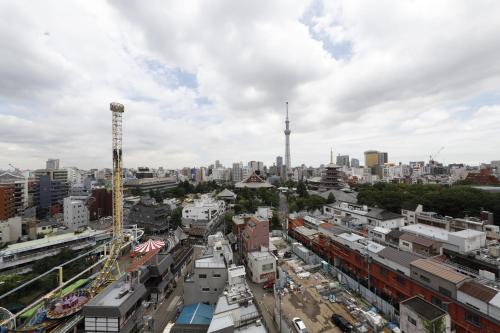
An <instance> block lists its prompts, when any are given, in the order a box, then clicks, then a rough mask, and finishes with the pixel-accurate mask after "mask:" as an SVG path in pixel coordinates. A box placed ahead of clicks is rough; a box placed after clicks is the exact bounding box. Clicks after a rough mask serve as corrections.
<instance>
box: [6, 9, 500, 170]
mask: <svg viewBox="0 0 500 333" xmlns="http://www.w3.org/2000/svg"><path fill="white" fill-rule="evenodd" d="M495 6H500V4H496V3H486V2H481V1H479V2H474V3H471V4H464V3H461V4H459V3H455V2H450V3H448V4H443V5H442V6H436V5H435V3H433V2H430V1H428V2H418V3H415V2H386V3H374V4H370V3H366V4H363V6H361V5H360V4H359V3H354V2H322V1H310V2H296V3H290V2H288V1H287V2H279V1H278V2H272V3H268V2H265V1H263V2H253V3H247V4H245V5H242V4H235V3H233V2H224V1H221V2H218V3H216V4H210V5H208V4H205V3H203V2H192V3H190V4H189V6H186V3H185V2H172V3H171V4H170V5H169V8H168V10H166V8H164V7H165V6H164V5H163V4H162V3H161V2H151V3H150V5H148V6H140V4H139V3H133V2H131V3H122V2H102V3H78V2H67V3H66V2H65V3H64V5H62V4H57V3H49V4H47V3H31V2H30V3H28V2H23V1H19V2H10V3H8V2H5V3H2V4H1V5H0V8H1V9H2V10H1V11H0V12H1V13H2V24H3V29H1V30H0V40H1V41H2V48H3V49H4V50H8V52H4V54H3V55H2V61H1V62H0V73H1V74H2V75H0V150H1V151H2V154H0V169H7V168H8V167H9V163H11V164H13V165H15V166H16V167H18V168H21V169H26V168H30V169H36V168H42V167H43V166H44V164H45V161H46V159H47V158H59V159H60V160H61V164H62V165H64V166H70V165H75V166H78V167H81V168H83V169H88V168H92V167H96V168H102V167H110V165H111V161H110V159H109V156H108V155H107V151H108V150H109V144H108V142H109V124H108V123H107V119H108V117H107V116H106V115H107V105H108V104H109V102H111V101H113V100H116V101H119V102H121V103H123V104H125V105H126V107H127V110H129V112H128V113H127V114H126V115H125V118H126V122H125V123H126V125H125V128H124V130H125V131H127V133H128V136H127V138H125V140H124V143H123V145H124V151H125V152H126V154H125V158H124V166H126V167H137V166H140V165H145V164H146V165H151V166H164V167H166V168H171V169H175V168H180V167H183V166H200V165H209V164H212V163H213V162H214V161H215V160H217V159H218V160H220V161H221V162H222V163H223V164H224V165H226V166H230V165H231V163H232V162H235V161H249V160H261V161H264V163H265V164H266V165H272V162H273V161H275V159H276V156H282V155H284V145H285V138H284V137H283V122H284V115H283V103H284V102H285V101H289V103H290V110H289V111H290V118H291V119H292V120H293V138H292V140H291V152H292V154H293V160H292V166H297V165H301V164H303V163H304V164H306V165H313V166H318V165H320V164H326V163H328V160H329V156H328V152H329V149H330V147H332V146H333V149H334V154H335V156H336V155H338V154H341V155H349V156H350V157H354V158H357V159H359V160H360V161H363V152H364V151H366V150H370V149H375V150H379V151H387V152H388V153H389V157H390V158H389V160H390V161H393V162H399V161H402V162H409V161H411V160H417V161H419V160H424V161H427V160H428V156H429V155H432V154H434V153H435V152H436V151H437V150H438V149H439V148H440V147H441V146H444V147H445V150H444V151H443V152H442V153H441V154H440V157H439V158H438V160H439V161H440V162H444V163H454V162H464V163H467V164H471V165H478V164H479V163H481V162H489V161H491V160H498V159H500V156H498V153H497V152H496V151H495V149H496V146H498V144H499V143H500V141H499V140H500V139H498V136H497V135H496V130H497V128H498V127H499V126H500V94H499V93H498V88H497V87H498V85H499V83H500V66H499V65H498V62H497V60H496V55H497V54H498V52H499V51H500V50H499V48H500V45H498V43H496V42H495V41H496V36H498V35H499V34H500V23H498V22H497V21H498V19H497V17H496V15H495V13H496V12H498V10H495V8H493V7H495ZM185 8H191V10H188V11H187V10H186V9H185ZM497 9H500V8H497ZM387 12H391V13H392V14H391V15H390V16H388V17H387V15H385V13H387ZM380 17H384V20H383V22H381V21H380V20H378V19H377V18H380ZM442 27H444V28H442Z"/></svg>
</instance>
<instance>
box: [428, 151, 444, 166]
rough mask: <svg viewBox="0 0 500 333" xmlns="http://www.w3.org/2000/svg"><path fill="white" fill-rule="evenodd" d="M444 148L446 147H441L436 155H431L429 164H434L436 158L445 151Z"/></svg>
mask: <svg viewBox="0 0 500 333" xmlns="http://www.w3.org/2000/svg"><path fill="white" fill-rule="evenodd" d="M443 149H444V147H441V148H439V150H438V151H437V152H436V153H434V155H429V164H434V159H435V158H436V156H438V155H439V153H440V152H442V151H443Z"/></svg>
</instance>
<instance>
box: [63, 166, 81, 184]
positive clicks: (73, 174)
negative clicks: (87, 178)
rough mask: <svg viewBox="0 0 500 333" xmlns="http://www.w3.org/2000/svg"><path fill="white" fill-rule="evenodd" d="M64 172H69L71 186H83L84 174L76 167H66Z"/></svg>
mask: <svg viewBox="0 0 500 333" xmlns="http://www.w3.org/2000/svg"><path fill="white" fill-rule="evenodd" d="M64 170H67V171H68V182H69V183H70V184H71V186H74V187H80V186H83V173H82V172H81V171H80V170H79V169H78V168H76V167H65V168H64Z"/></svg>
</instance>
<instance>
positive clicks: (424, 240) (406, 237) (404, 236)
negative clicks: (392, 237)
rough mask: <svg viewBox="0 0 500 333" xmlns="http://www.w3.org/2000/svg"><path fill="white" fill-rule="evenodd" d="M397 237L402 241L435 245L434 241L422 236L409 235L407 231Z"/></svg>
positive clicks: (426, 245) (429, 245)
mask: <svg viewBox="0 0 500 333" xmlns="http://www.w3.org/2000/svg"><path fill="white" fill-rule="evenodd" d="M399 239H402V240H404V241H407V242H410V243H416V244H419V245H422V246H425V247H431V246H433V245H436V242H434V241H433V240H431V239H427V238H423V237H418V236H414V235H410V234H407V233H404V234H402V235H401V236H400V237H399Z"/></svg>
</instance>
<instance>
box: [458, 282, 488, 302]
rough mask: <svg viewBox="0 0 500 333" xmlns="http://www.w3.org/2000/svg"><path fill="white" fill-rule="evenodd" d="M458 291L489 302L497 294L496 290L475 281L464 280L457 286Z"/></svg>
mask: <svg viewBox="0 0 500 333" xmlns="http://www.w3.org/2000/svg"><path fill="white" fill-rule="evenodd" d="M458 290H459V291H461V292H463V293H465V294H467V295H470V296H472V297H474V298H477V299H479V300H481V301H483V302H485V303H489V301H491V300H492V299H493V297H495V296H496V295H497V294H498V291H497V290H495V289H493V288H490V287H487V286H485V285H484V284H480V283H477V282H475V281H466V282H464V284H463V285H461V286H460V288H458Z"/></svg>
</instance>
